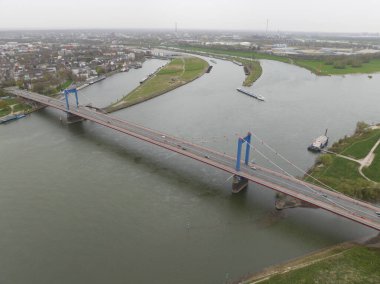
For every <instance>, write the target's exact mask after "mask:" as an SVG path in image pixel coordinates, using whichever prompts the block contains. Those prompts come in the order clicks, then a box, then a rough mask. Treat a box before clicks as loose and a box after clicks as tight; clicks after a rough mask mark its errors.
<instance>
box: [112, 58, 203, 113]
mask: <svg viewBox="0 0 380 284" xmlns="http://www.w3.org/2000/svg"><path fill="white" fill-rule="evenodd" d="M208 66H209V65H208V63H207V62H206V61H205V60H203V59H201V58H199V57H194V56H184V57H180V58H175V59H172V60H171V61H170V62H169V63H168V64H167V65H165V66H164V67H162V68H160V69H159V70H158V71H157V72H156V73H154V74H152V75H151V76H150V77H149V78H148V79H147V80H145V81H144V82H142V83H141V85H140V86H138V87H137V88H135V89H134V90H133V91H132V92H130V93H129V94H128V95H126V96H125V97H123V98H122V99H121V100H120V101H118V102H116V103H114V104H112V105H110V106H108V107H106V108H105V111H106V112H114V111H117V110H120V109H123V108H126V107H129V106H132V105H135V104H138V103H141V102H144V101H146V100H149V99H152V98H155V97H157V96H160V95H162V94H165V93H167V92H169V91H172V90H174V89H176V88H178V87H180V86H183V85H185V84H187V83H189V82H191V81H193V80H195V79H197V78H199V77H200V76H202V75H203V74H204V73H205V72H206V71H207V69H208Z"/></svg>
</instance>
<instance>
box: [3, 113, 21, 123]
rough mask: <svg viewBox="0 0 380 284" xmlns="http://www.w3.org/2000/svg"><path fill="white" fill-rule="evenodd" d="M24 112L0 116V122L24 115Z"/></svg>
mask: <svg viewBox="0 0 380 284" xmlns="http://www.w3.org/2000/svg"><path fill="white" fill-rule="evenodd" d="M25 116H26V115H25V114H10V115H7V116H4V117H1V118H0V124H3V123H7V122H10V121H12V120H17V119H20V118H23V117H25Z"/></svg>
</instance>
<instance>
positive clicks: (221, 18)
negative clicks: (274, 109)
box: [0, 0, 380, 32]
mask: <svg viewBox="0 0 380 284" xmlns="http://www.w3.org/2000/svg"><path fill="white" fill-rule="evenodd" d="M267 19H269V30H271V31H278V30H280V31H323V32H380V0H360V1H359V0H229V1H227V0H104V1H98V0H0V29H3V30H4V29H34V28H38V29H57V28H58V29H71V28H105V29H107V28H166V29H174V25H175V22H177V23H178V29H179V30H180V29H218V30H236V29H238V30H265V29H266V23H267Z"/></svg>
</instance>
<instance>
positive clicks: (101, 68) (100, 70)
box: [95, 66, 106, 75]
mask: <svg viewBox="0 0 380 284" xmlns="http://www.w3.org/2000/svg"><path fill="white" fill-rule="evenodd" d="M95 70H96V73H98V75H101V74H104V73H106V71H105V70H104V68H103V67H102V66H97V67H96V69H95Z"/></svg>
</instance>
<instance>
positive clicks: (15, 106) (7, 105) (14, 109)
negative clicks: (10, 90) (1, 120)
mask: <svg viewBox="0 0 380 284" xmlns="http://www.w3.org/2000/svg"><path fill="white" fill-rule="evenodd" d="M31 109H32V107H31V106H30V105H28V104H25V103H23V102H21V101H20V100H18V99H16V98H13V97H8V95H7V94H6V93H4V92H3V91H2V90H0V117H3V116H6V115H9V114H18V113H26V112H28V111H30V110H31Z"/></svg>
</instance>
